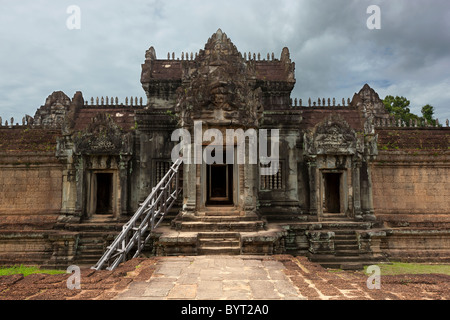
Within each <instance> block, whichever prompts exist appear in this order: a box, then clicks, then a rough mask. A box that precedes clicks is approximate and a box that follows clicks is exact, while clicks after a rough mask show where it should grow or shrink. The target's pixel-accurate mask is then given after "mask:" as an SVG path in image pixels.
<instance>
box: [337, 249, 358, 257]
mask: <svg viewBox="0 0 450 320" xmlns="http://www.w3.org/2000/svg"><path fill="white" fill-rule="evenodd" d="M335 250H336V257H349V256H359V249H358V250H337V249H336V248H335Z"/></svg>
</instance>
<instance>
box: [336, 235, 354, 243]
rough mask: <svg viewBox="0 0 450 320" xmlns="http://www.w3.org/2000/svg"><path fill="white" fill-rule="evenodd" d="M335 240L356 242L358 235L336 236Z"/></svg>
mask: <svg viewBox="0 0 450 320" xmlns="http://www.w3.org/2000/svg"><path fill="white" fill-rule="evenodd" d="M334 240H335V241H336V240H338V241H341V240H342V241H356V235H350V234H343V235H341V234H334Z"/></svg>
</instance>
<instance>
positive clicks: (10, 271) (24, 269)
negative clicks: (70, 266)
mask: <svg viewBox="0 0 450 320" xmlns="http://www.w3.org/2000/svg"><path fill="white" fill-rule="evenodd" d="M35 273H45V274H62V273H66V272H65V271H63V270H45V269H39V268H38V267H35V266H23V265H20V266H12V267H6V268H5V267H3V268H0V276H10V275H14V274H23V276H24V277H26V276H29V275H30V274H35Z"/></svg>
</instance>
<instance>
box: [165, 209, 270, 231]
mask: <svg viewBox="0 0 450 320" xmlns="http://www.w3.org/2000/svg"><path fill="white" fill-rule="evenodd" d="M265 224H266V221H265V220H262V219H260V218H259V217H258V216H257V215H256V214H247V215H245V214H244V213H243V212H240V211H238V210H236V209H235V208H234V207H208V208H207V210H205V211H203V212H198V213H197V214H196V215H195V216H194V215H193V216H187V215H184V216H183V217H180V216H178V217H177V218H175V219H174V220H173V222H172V228H174V229H175V230H180V231H188V232H192V231H195V232H200V231H203V232H205V231H206V232H207V231H209V232H213V231H219V232H226V231H229V232H236V231H240V232H255V231H256V232H257V231H259V230H263V229H264V227H265Z"/></svg>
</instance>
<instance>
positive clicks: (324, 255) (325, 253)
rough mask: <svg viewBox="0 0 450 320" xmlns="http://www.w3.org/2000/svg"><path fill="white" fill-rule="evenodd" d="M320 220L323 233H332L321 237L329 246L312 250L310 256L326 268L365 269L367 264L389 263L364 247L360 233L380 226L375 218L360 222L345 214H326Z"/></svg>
mask: <svg viewBox="0 0 450 320" xmlns="http://www.w3.org/2000/svg"><path fill="white" fill-rule="evenodd" d="M321 220H322V221H321V222H320V224H321V227H322V229H321V230H320V233H322V234H328V235H329V234H330V233H332V234H333V235H334V236H332V237H331V238H330V239H325V240H323V239H322V240H321V241H322V242H323V243H327V241H328V244H327V245H326V246H324V247H325V250H320V249H319V250H317V252H310V253H309V259H310V260H311V261H312V262H317V263H319V264H320V265H322V266H323V267H325V268H332V269H344V270H361V269H363V267H364V266H365V265H372V264H377V263H387V262H388V260H387V259H386V258H385V257H384V256H382V255H379V254H376V253H374V252H372V251H371V250H368V249H367V248H364V246H363V245H362V241H363V240H361V239H359V237H358V234H364V233H370V232H371V231H373V230H375V229H376V228H377V223H374V222H356V221H352V220H350V219H348V218H346V217H344V216H343V215H339V214H326V215H324V216H323V217H322V219H321Z"/></svg>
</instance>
